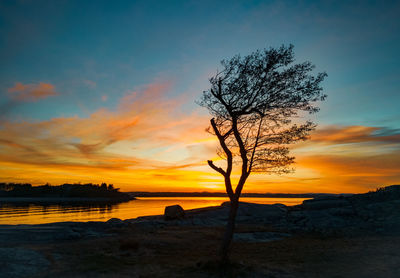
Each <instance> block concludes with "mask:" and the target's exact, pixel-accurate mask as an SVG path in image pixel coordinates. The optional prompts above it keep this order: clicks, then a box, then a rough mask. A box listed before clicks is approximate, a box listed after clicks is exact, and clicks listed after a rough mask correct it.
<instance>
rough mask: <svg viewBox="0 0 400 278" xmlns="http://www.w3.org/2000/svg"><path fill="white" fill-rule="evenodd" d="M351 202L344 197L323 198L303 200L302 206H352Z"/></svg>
mask: <svg viewBox="0 0 400 278" xmlns="http://www.w3.org/2000/svg"><path fill="white" fill-rule="evenodd" d="M350 205H351V204H350V202H349V201H347V200H345V199H342V198H321V199H311V200H305V201H303V204H302V207H303V208H304V209H308V210H321V209H328V208H338V207H346V206H350Z"/></svg>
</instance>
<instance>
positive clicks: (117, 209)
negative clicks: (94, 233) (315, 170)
mask: <svg viewBox="0 0 400 278" xmlns="http://www.w3.org/2000/svg"><path fill="white" fill-rule="evenodd" d="M227 200H228V199H227V198H222V197H152V198H139V199H137V200H133V201H130V202H126V203H120V204H115V205H68V204H63V205H46V206H43V205H33V204H29V205H27V204H25V205H22V204H5V203H0V224H42V223H51V222H61V221H107V220H108V219H110V218H113V217H116V218H120V219H129V218H135V217H138V216H146V215H157V214H163V213H164V208H165V207H166V206H170V205H175V204H179V205H181V206H182V207H183V208H184V209H193V208H201V207H208V206H218V205H220V204H221V203H222V202H225V201H227ZM303 200H305V199H304V198H241V201H242V202H252V203H258V204H275V203H281V204H285V205H297V204H300V203H301V202H302V201H303Z"/></svg>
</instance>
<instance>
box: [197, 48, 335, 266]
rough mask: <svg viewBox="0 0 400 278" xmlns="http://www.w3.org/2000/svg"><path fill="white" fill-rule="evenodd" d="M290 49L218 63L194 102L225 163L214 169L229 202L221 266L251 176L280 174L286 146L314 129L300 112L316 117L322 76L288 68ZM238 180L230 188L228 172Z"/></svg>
mask: <svg viewBox="0 0 400 278" xmlns="http://www.w3.org/2000/svg"><path fill="white" fill-rule="evenodd" d="M293 62H294V53H293V45H290V46H281V47H280V48H270V49H264V50H258V51H255V52H253V53H251V54H250V55H248V56H244V57H241V56H240V55H237V56H235V57H233V58H232V59H230V60H223V61H222V62H221V65H222V70H221V71H219V72H217V74H216V75H215V76H213V77H211V78H210V80H209V81H210V83H211V88H210V89H209V90H207V91H204V92H203V95H202V98H201V100H200V102H199V104H200V105H201V106H204V107H206V108H208V110H209V112H210V113H211V115H212V116H213V118H212V119H211V120H210V123H211V126H210V127H209V128H208V131H209V132H211V133H212V134H214V135H215V136H216V137H217V138H218V141H219V145H220V146H219V148H218V150H217V153H218V155H219V156H220V157H221V158H222V159H224V160H226V167H219V166H217V165H216V164H214V162H213V161H212V160H209V161H208V165H209V166H210V167H211V168H212V169H214V170H215V171H217V172H218V173H220V174H221V175H222V176H223V178H224V181H225V189H226V192H227V193H228V196H229V199H230V213H229V220H228V223H227V227H226V231H225V235H224V239H223V244H222V248H221V259H222V262H227V261H228V259H229V257H228V254H229V246H230V244H231V241H232V237H233V232H234V228H235V218H236V214H237V210H238V206H239V197H240V194H241V192H242V189H243V186H244V184H245V182H246V180H247V178H248V177H249V175H250V173H251V172H266V173H286V172H289V171H291V169H290V168H289V167H288V166H289V165H290V164H291V163H293V161H294V157H291V156H289V146H290V144H293V143H295V142H296V141H299V140H305V139H307V137H308V134H309V132H310V131H311V130H313V129H314V128H315V124H314V123H312V122H310V121H306V122H301V121H300V120H301V117H300V116H303V114H306V113H303V111H305V112H308V113H314V112H317V111H318V110H319V109H318V107H316V106H315V102H316V101H319V100H324V99H325V97H326V96H325V95H324V94H323V93H322V87H321V86H320V83H321V82H322V81H323V79H324V78H325V77H326V76H327V75H326V73H318V74H316V75H315V76H314V75H312V71H313V69H314V66H313V65H312V64H311V63H310V62H304V63H300V64H294V63H293ZM236 163H237V164H238V167H239V168H240V170H239V171H240V178H239V180H238V182H237V184H235V185H233V184H232V180H231V175H232V169H233V166H234V165H236Z"/></svg>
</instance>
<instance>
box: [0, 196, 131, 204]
mask: <svg viewBox="0 0 400 278" xmlns="http://www.w3.org/2000/svg"><path fill="white" fill-rule="evenodd" d="M130 200H134V198H132V199H130ZM130 200H127V199H117V198H104V197H94V198H86V197H85V198H84V197H0V203H32V204H58V203H110V204H111V203H120V202H125V201H130Z"/></svg>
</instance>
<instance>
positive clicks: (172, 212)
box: [164, 205, 185, 220]
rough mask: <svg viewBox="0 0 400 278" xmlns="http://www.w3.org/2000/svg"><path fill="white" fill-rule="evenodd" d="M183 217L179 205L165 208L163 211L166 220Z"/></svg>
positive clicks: (182, 211) (183, 212)
mask: <svg viewBox="0 0 400 278" xmlns="http://www.w3.org/2000/svg"><path fill="white" fill-rule="evenodd" d="M184 217H185V211H184V210H183V208H182V207H181V206H180V205H173V206H167V207H165V210H164V218H165V219H166V220H174V219H182V218H184Z"/></svg>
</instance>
